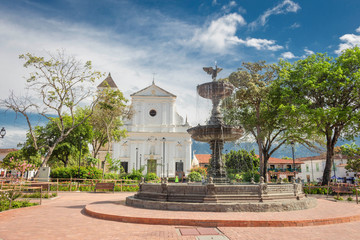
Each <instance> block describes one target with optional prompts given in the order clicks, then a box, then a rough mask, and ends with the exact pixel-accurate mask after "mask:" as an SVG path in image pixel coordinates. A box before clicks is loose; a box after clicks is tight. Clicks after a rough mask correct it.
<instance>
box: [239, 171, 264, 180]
mask: <svg viewBox="0 0 360 240" xmlns="http://www.w3.org/2000/svg"><path fill="white" fill-rule="evenodd" d="M241 176H242V179H243V181H244V182H251V178H252V177H254V181H255V182H260V174H259V173H258V172H257V171H247V172H243V173H241Z"/></svg>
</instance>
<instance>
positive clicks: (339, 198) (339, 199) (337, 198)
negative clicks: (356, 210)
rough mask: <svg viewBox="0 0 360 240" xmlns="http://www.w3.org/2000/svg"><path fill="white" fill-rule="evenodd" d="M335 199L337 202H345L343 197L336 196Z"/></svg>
mask: <svg viewBox="0 0 360 240" xmlns="http://www.w3.org/2000/svg"><path fill="white" fill-rule="evenodd" d="M334 199H335V200H338V201H343V200H344V198H343V197H341V196H339V197H338V196H335V197H334Z"/></svg>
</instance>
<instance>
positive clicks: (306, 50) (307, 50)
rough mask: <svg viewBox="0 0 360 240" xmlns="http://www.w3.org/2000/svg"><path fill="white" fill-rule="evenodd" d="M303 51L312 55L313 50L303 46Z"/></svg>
mask: <svg viewBox="0 0 360 240" xmlns="http://www.w3.org/2000/svg"><path fill="white" fill-rule="evenodd" d="M304 51H305V55H312V54H314V51H311V50H309V49H308V48H305V49H304Z"/></svg>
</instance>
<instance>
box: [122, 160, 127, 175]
mask: <svg viewBox="0 0 360 240" xmlns="http://www.w3.org/2000/svg"><path fill="white" fill-rule="evenodd" d="M121 166H122V167H123V168H124V171H125V172H126V173H128V162H121Z"/></svg>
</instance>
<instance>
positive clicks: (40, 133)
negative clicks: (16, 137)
mask: <svg viewBox="0 0 360 240" xmlns="http://www.w3.org/2000/svg"><path fill="white" fill-rule="evenodd" d="M87 111H89V110H87V109H85V110H84V109H81V108H79V109H78V110H76V112H75V114H74V117H75V123H77V122H78V121H82V120H83V117H84V115H85V114H87ZM59 121H60V120H59V118H54V119H52V121H49V122H48V123H47V124H46V125H45V126H36V127H35V131H34V135H35V137H36V139H37V142H38V143H40V145H39V146H46V145H53V144H54V141H55V140H56V139H57V138H59V136H60V135H61V133H60V130H59V128H58V125H57V124H58V123H59ZM72 121H73V119H72V118H71V117H70V116H69V115H64V116H63V124H64V129H65V131H66V129H67V128H70V127H71V126H72ZM27 136H28V138H27V140H26V142H25V144H24V146H23V148H22V150H23V152H26V153H27V154H28V155H27V156H31V154H38V153H39V152H40V153H42V154H46V148H45V147H43V148H41V149H40V151H36V150H35V149H34V147H33V146H34V144H33V138H31V137H29V135H27ZM92 137H93V131H92V127H91V125H90V123H89V120H88V119H87V120H85V121H83V122H82V124H80V125H78V126H77V127H76V128H74V129H73V131H71V132H70V133H69V135H68V136H67V137H66V138H65V139H64V140H63V141H62V142H60V143H58V144H57V145H56V147H55V148H54V150H53V152H52V155H51V157H50V159H49V161H48V163H49V165H53V166H59V165H63V166H65V167H67V165H68V164H69V163H70V160H71V159H72V160H75V162H76V163H77V162H78V159H79V157H80V147H81V155H82V156H86V154H87V153H88V152H89V148H88V143H89V142H90V141H91V139H92ZM59 161H60V162H62V164H59Z"/></svg>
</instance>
